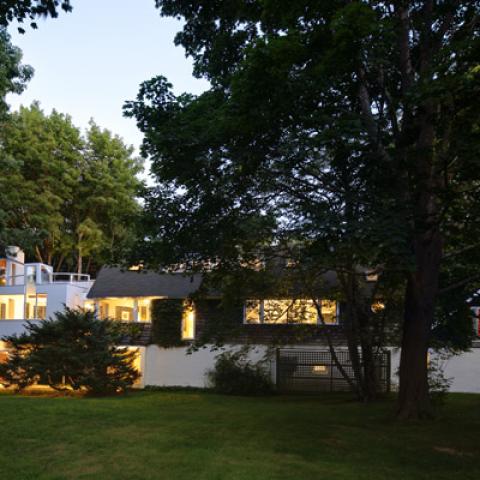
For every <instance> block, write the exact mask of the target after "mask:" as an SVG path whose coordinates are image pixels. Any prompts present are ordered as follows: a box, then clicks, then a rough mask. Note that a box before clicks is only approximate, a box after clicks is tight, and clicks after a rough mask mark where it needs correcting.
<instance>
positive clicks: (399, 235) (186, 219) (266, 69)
mask: <svg viewBox="0 0 480 480" xmlns="http://www.w3.org/2000/svg"><path fill="white" fill-rule="evenodd" d="M156 3H157V6H158V7H159V8H160V9H161V13H162V15H166V16H172V17H181V18H183V19H184V20H185V24H184V26H183V30H182V31H181V32H179V33H178V34H177V37H176V43H177V44H181V45H183V46H184V48H185V50H186V52H187V54H188V55H190V56H191V57H192V58H193V61H194V71H195V74H196V75H198V76H203V77H205V78H207V79H209V81H210V83H211V88H210V89H209V90H208V91H207V92H205V93H204V94H202V95H200V96H198V97H195V96H192V95H189V94H182V95H179V96H176V95H174V94H173V92H172V86H171V85H170V84H169V83H168V81H167V80H166V79H165V78H163V77H156V78H153V79H151V80H149V81H146V82H144V83H143V84H142V86H141V87H140V92H139V94H138V97H137V99H136V101H132V102H128V103H127V105H126V113H127V114H128V115H131V116H134V117H135V118H136V119H137V122H138V126H139V128H140V129H141V130H142V131H143V132H144V134H145V141H144V144H143V153H144V155H145V156H149V157H150V158H151V159H152V165H153V166H152V170H153V173H154V174H155V175H156V177H157V179H158V185H157V187H156V188H155V189H153V190H152V191H151V192H150V195H149V197H148V198H147V201H146V209H147V212H148V213H149V214H150V215H149V217H148V218H147V220H146V226H147V231H148V234H147V240H148V241H147V242H146V244H145V245H144V248H143V250H141V253H142V255H143V258H144V259H147V260H149V261H151V262H152V263H159V262H166V263H168V262H172V261H185V260H194V261H196V260H198V259H199V258H204V259H205V258H212V257H215V258H219V259H221V261H222V262H223V263H224V264H225V265H227V266H230V265H231V264H232V263H233V262H235V260H237V263H238V259H240V261H241V263H242V264H245V262H246V261H248V259H252V258H254V257H255V256H258V255H259V253H261V254H262V255H268V253H269V252H268V248H269V247H271V246H272V245H274V246H275V247H276V248H277V249H278V247H279V246H281V247H282V248H283V249H284V250H283V251H285V252H287V255H288V256H292V257H293V258H294V260H295V261H296V263H294V264H296V265H297V270H298V272H299V273H300V275H299V277H300V278H302V275H301V274H302V273H304V272H308V275H307V277H308V278H311V277H314V276H315V275H316V276H317V278H318V277H320V276H321V274H322V273H323V272H324V271H325V270H328V269H333V270H335V271H337V273H339V274H340V275H339V277H340V278H341V285H342V288H341V294H342V296H343V297H344V300H345V302H346V304H347V307H348V308H347V321H348V322H349V328H350V326H351V328H350V330H351V331H352V342H354V343H357V345H358V344H363V346H362V349H364V350H365V351H371V347H372V343H373V342H374V339H371V338H369V336H368V332H369V331H370V329H371V327H372V325H373V324H374V323H375V320H374V319H373V318H371V315H370V313H369V299H368V298H367V299H365V298H363V295H362V288H361V284H360V283H359V275H358V267H359V266H362V265H363V266H369V267H372V268H375V270H376V271H377V272H378V273H379V274H380V282H379V287H378V288H379V289H380V291H379V294H380V296H381V297H383V298H388V297H389V293H390V292H394V295H395V298H399V299H400V303H401V304H402V309H403V319H402V326H403V339H402V362H401V363H402V366H401V370H400V377H401V387H400V395H399V398H400V404H399V413H400V415H401V416H402V417H419V416H426V415H429V396H428V382H427V350H428V348H429V346H430V345H431V341H432V337H431V333H432V327H433V326H438V327H442V328H443V329H444V328H445V327H446V324H448V323H450V322H454V323H455V322H460V323H462V324H463V325H465V326H466V325H468V324H469V322H471V318H470V316H469V315H468V313H467V310H466V309H462V308H460V305H462V303H464V302H465V301H466V300H467V299H468V297H469V295H470V296H471V295H472V293H473V292H475V291H476V290H477V289H478V287H479V285H478V273H474V274H472V268H474V265H475V262H474V258H476V257H477V256H478V255H479V253H478V252H479V249H478V248H475V246H476V245H477V243H478V242H477V238H478V234H479V224H478V222H477V221H476V220H475V212H476V211H477V209H478V207H479V198H480V197H479V195H478V192H479V185H480V182H479V181H480V178H479V170H478V168H477V167H478V156H479V153H480V152H479V145H480V142H479V131H480V130H479V128H478V121H479V117H478V111H479V105H478V99H479V98H480V95H479V92H480V70H479V68H478V58H479V49H480V34H479V21H478V18H479V15H480V3H479V2H478V1H458V2H436V1H434V0H427V1H418V0H402V1H391V2H378V1H376V0H368V1H354V2H346V1H343V0H332V1H328V2H327V1H321V2H320V1H312V0H300V1H295V2H291V1H274V2H272V1H267V2H263V1H251V2H246V1H238V2H221V3H218V2H215V1H211V0H197V1H194V2H191V1H186V0H185V1H182V0H180V1H177V0H158V1H157V2H156ZM227 270H228V269H227ZM384 279H386V280H384ZM383 282H386V283H387V287H388V288H387V290H385V291H384V292H382V289H383V288H384V287H383V285H382V283H383ZM388 283H391V284H392V285H388ZM445 293H448V294H449V295H448V299H447V300H444V301H441V302H438V298H439V296H440V295H442V294H445ZM397 295H399V296H398V297H397ZM445 298H446V297H445ZM437 307H438V308H440V309H441V313H440V317H438V318H437V317H436V312H437V311H438V309H437ZM459 312H461V315H458V313H459ZM442 328H440V330H441V329H442ZM455 330H456V331H457V332H459V331H466V330H467V327H462V328H455Z"/></svg>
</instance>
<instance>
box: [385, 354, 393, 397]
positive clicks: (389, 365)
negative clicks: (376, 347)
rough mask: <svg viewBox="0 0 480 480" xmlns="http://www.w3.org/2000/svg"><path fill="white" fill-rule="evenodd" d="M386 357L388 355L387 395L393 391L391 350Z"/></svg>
mask: <svg viewBox="0 0 480 480" xmlns="http://www.w3.org/2000/svg"><path fill="white" fill-rule="evenodd" d="M385 353H386V355H387V359H386V360H387V362H386V363H387V366H386V369H387V371H386V374H387V393H390V389H391V373H392V363H391V362H392V359H391V354H392V352H390V350H387V351H386V352H385Z"/></svg>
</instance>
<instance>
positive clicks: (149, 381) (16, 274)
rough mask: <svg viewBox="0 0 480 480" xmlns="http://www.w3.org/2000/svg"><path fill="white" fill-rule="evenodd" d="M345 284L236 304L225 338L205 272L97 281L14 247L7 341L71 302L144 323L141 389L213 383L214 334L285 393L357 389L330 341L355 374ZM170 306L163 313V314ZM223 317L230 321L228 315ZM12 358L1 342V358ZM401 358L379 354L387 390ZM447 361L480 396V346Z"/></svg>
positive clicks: (8, 265)
mask: <svg viewBox="0 0 480 480" xmlns="http://www.w3.org/2000/svg"><path fill="white" fill-rule="evenodd" d="M366 280H367V281H372V280H371V279H366ZM335 282H336V277H335V275H334V274H333V273H327V274H326V275H325V279H324V285H325V288H324V290H323V294H319V298H318V300H317V304H316V305H315V304H314V302H313V301H312V300H309V299H306V298H302V297H301V295H296V296H295V297H296V298H288V297H287V298H285V295H284V296H281V297H280V298H279V296H278V295H274V294H272V295H271V296H270V297H269V296H268V295H267V296H266V298H262V299H260V298H251V299H248V300H246V301H245V302H243V303H242V304H239V305H234V306H232V307H231V310H229V312H228V315H227V317H228V322H227V323H228V325H227V327H228V328H227V329H226V331H225V332H222V331H221V329H219V324H218V323H216V322H215V319H216V318H218V315H219V308H220V296H219V294H218V293H216V292H213V291H209V292H207V293H205V292H204V293H203V295H202V296H200V297H198V298H196V299H195V294H196V293H198V291H199V289H201V288H202V287H203V284H202V275H201V274H186V273H184V272H175V273H156V272H151V271H137V270H128V269H121V268H117V267H104V268H103V269H101V271H100V272H99V274H98V276H97V278H96V280H95V281H94V282H93V281H91V280H90V278H89V277H88V275H78V274H74V273H55V272H53V269H52V268H51V267H50V266H48V265H44V264H41V263H25V262H24V254H23V252H22V251H21V250H20V249H19V248H18V247H10V248H8V249H7V255H6V256H5V258H1V259H0V336H3V335H10V334H13V333H21V332H22V331H23V330H24V324H25V320H29V321H33V322H41V321H42V320H44V319H45V318H49V317H50V316H52V315H53V314H54V312H56V311H59V310H62V309H63V308H64V305H66V306H68V307H70V308H77V307H79V308H85V309H89V310H92V311H95V312H96V315H97V316H98V318H101V319H105V318H110V319H113V320H115V321H120V322H125V323H128V324H131V325H132V326H134V329H132V334H130V335H129V336H126V337H125V338H124V339H123V342H122V345H124V346H128V347H129V348H132V349H135V350H136V351H137V352H138V358H137V362H136V366H137V368H138V369H139V370H140V372H141V374H142V376H141V380H140V383H139V385H138V386H141V387H142V386H147V385H152V386H191V387H204V386H206V381H207V376H206V372H207V371H208V370H210V369H212V368H213V366H214V364H215V361H216V357H217V355H218V353H219V350H218V349H216V348H212V347H214V344H213V343H210V344H207V346H206V348H199V349H192V346H194V344H195V341H196V340H203V339H204V338H205V334H207V333H208V335H209V336H208V338H209V339H210V340H211V338H212V329H214V330H215V331H214V332H213V334H214V335H213V337H214V336H215V335H218V338H217V340H218V341H219V342H222V344H223V348H224V349H227V350H238V349H240V348H242V347H244V346H245V345H249V346H250V350H249V353H248V356H249V358H250V359H251V360H253V361H258V360H261V359H265V358H266V359H267V365H268V366H269V368H270V372H271V376H272V380H273V381H274V382H276V383H277V385H278V386H279V387H281V388H282V389H284V390H287V391H298V390H346V389H348V388H349V386H348V385H347V383H346V382H345V380H344V379H343V377H342V376H341V374H340V372H339V371H338V369H337V367H336V365H335V362H333V360H332V356H331V354H330V352H329V350H328V348H327V342H326V339H327V335H328V338H329V340H330V342H332V343H333V345H335V349H336V351H337V356H338V358H339V360H340V361H341V362H342V363H343V364H344V366H345V368H347V369H348V368H351V367H349V364H348V351H347V348H346V347H345V345H346V340H345V337H344V334H343V328H342V321H341V318H342V308H343V306H342V304H341V303H339V302H336V301H335V300H334V299H333V298H332V295H329V290H331V289H332V288H334V287H335ZM192 297H193V298H194V300H193V301H192ZM264 297H265V296H264ZM169 305H170V307H169V308H167V309H166V310H165V309H164V310H163V313H162V308H163V307H165V306H169ZM172 306H173V307H175V308H173V310H172V308H171V307H172ZM317 307H319V308H320V310H321V318H319V315H318V311H317ZM159 311H160V313H159ZM165 312H167V313H165ZM172 312H173V313H172ZM175 312H177V313H175ZM177 314H178V318H176V317H175V315H177ZM222 314H223V315H224V316H225V312H222ZM475 314H476V317H475V327H476V328H477V332H478V328H479V327H478V323H479V322H478V318H479V314H480V308H478V307H476V310H475ZM175 318H176V319H175ZM172 320H174V322H173V323H172ZM175 322H177V323H175ZM163 324H169V325H170V327H172V325H173V327H172V328H170V333H169V335H170V338H169V339H168V342H165V341H163V340H162V338H160V339H159V337H158V335H159V333H158V330H159V327H158V326H159V325H160V327H162V325H163ZM161 329H162V328H160V330H161ZM172 332H173V336H174V337H175V338H174V341H173V342H172V338H171V336H172ZM478 333H479V334H480V332H478ZM201 343H202V342H201ZM272 345H273V346H275V348H272ZM6 353H7V352H6V351H5V348H4V346H3V345H2V344H0V358H1V357H2V356H4V355H6ZM399 353H400V352H399V349H398V348H393V347H392V348H389V349H387V352H386V353H382V354H381V355H379V357H378V368H379V371H378V372H379V375H380V378H381V380H382V386H383V388H384V389H388V388H389V387H390V383H392V384H393V385H395V383H396V382H397V378H396V372H397V370H398V365H399V357H400V354H399ZM443 362H444V368H445V374H446V377H452V378H453V383H452V388H451V390H452V391H462V392H477V393H480V340H479V341H477V342H475V343H474V346H473V348H472V350H471V351H470V352H467V353H464V354H462V355H458V356H454V357H451V358H446V359H444V360H443Z"/></svg>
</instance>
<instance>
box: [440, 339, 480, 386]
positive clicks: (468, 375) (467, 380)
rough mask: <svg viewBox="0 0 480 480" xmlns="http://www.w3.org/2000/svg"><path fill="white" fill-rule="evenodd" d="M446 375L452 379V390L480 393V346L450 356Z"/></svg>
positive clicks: (446, 362)
mask: <svg viewBox="0 0 480 480" xmlns="http://www.w3.org/2000/svg"><path fill="white" fill-rule="evenodd" d="M443 366H444V375H445V377H446V378H451V379H452V384H451V386H450V391H451V392H468V393H480V348H473V349H472V350H471V351H470V352H466V353H462V354H461V355H455V356H453V357H450V358H449V359H448V360H446V361H445V362H444V365H443Z"/></svg>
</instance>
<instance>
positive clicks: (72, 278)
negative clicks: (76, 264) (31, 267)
mask: <svg viewBox="0 0 480 480" xmlns="http://www.w3.org/2000/svg"><path fill="white" fill-rule="evenodd" d="M89 281H90V275H87V274H86V273H71V272H56V273H50V274H49V275H42V278H41V280H40V281H37V282H35V283H36V284H37V285H38V284H40V285H43V284H49V283H77V282H89ZM21 285H25V275H13V276H12V275H10V276H0V287H14V286H21Z"/></svg>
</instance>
